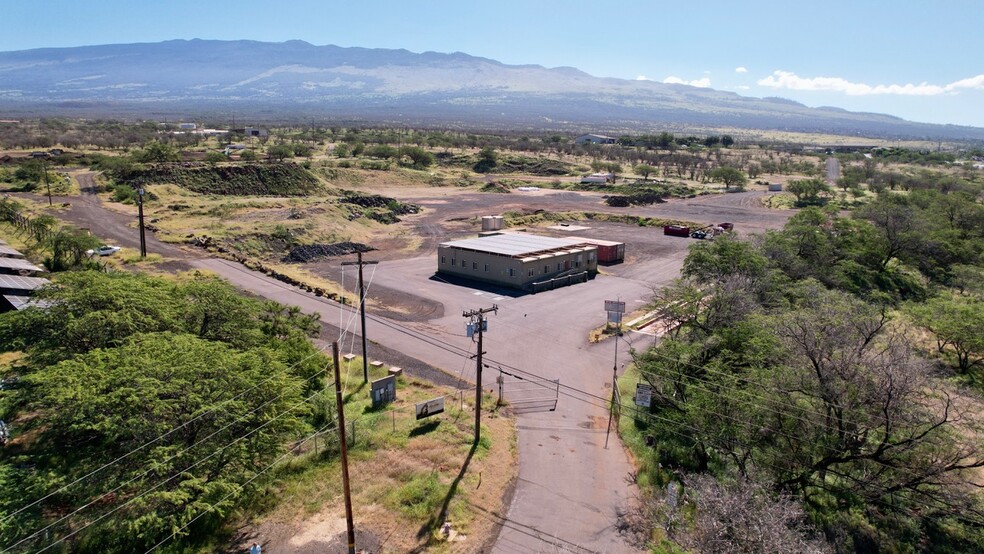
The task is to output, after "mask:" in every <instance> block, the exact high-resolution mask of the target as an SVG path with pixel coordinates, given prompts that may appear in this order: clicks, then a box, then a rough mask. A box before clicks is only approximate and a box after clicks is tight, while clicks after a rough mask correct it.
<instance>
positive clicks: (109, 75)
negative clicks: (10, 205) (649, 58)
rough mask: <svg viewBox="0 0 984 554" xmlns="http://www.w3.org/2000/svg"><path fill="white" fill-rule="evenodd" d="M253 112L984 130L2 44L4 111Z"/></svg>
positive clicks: (351, 62)
mask: <svg viewBox="0 0 984 554" xmlns="http://www.w3.org/2000/svg"><path fill="white" fill-rule="evenodd" d="M228 113H233V114H241V116H242V117H243V119H251V120H258V121H261V120H263V119H267V120H276V119H284V118H290V117H296V118H323V119H327V120H332V119H333V120H367V121H381V122H390V123H404V124H431V125H454V124H464V125H473V126H485V127H503V128H506V127H508V128H514V129H527V128H528V129H543V128H547V129H549V128H557V129H560V128H591V129H596V130H598V131H602V132H610V133H616V132H621V131H627V130H653V129H662V128H695V127H703V128H744V129H764V130H784V131H802V132H821V133H835V134H841V135H845V134H847V135H857V136H866V137H884V138H924V139H926V138H928V139H933V140H936V139H971V140H984V129H982V128H977V127H966V126H957V125H935V124H926V123H914V122H909V121H905V120H903V119H900V118H897V117H893V116H890V115H884V114H874V113H859V112H849V111H846V110H842V109H839V108H809V107H806V106H804V105H802V104H800V103H797V102H793V101H791V100H785V99H781V98H765V99H762V98H751V97H744V96H740V95H738V94H735V93H732V92H723V91H717V90H713V89H708V88H697V87H691V86H687V85H675V84H665V83H658V82H653V81H639V80H626V79H614V78H599V77H593V76H591V75H588V74H587V73H584V72H582V71H580V70H577V69H575V68H571V67H557V68H545V67H542V66H539V65H507V64H503V63H500V62H497V61H495V60H491V59H487V58H480V57H475V56H470V55H468V54H463V53H460V52H456V53H452V54H442V53H436V52H424V53H413V52H409V51H407V50H392V49H369V48H343V47H339V46H331V45H329V46H315V45H312V44H309V43H307V42H303V41H288V42H282V43H270V42H257V41H247V40H240V41H216V40H197V39H196V40H171V41H165V42H158V43H140V44H112V45H100V46H81V47H73V48H42V49H35V50H21V51H14V52H0V114H4V115H6V116H14V117H16V116H18V115H19V114H20V115H25V114H32V115H39V114H40V115H103V116H112V115H121V114H142V115H144V116H154V115H157V116H159V115H161V114H164V115H166V114H187V115H195V114H201V115H207V114H213V115H215V114H228Z"/></svg>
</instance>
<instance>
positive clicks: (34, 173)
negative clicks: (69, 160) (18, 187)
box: [14, 160, 44, 184]
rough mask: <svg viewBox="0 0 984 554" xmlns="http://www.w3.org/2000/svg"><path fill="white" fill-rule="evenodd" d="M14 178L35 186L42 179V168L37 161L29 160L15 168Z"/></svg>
mask: <svg viewBox="0 0 984 554" xmlns="http://www.w3.org/2000/svg"><path fill="white" fill-rule="evenodd" d="M14 178H15V179H17V180H18V181H24V182H25V183H30V184H37V183H38V181H40V180H41V179H43V178H44V168H43V167H42V165H41V162H39V161H38V160H30V161H27V162H24V163H22V164H20V165H19V166H17V169H16V170H15V171H14Z"/></svg>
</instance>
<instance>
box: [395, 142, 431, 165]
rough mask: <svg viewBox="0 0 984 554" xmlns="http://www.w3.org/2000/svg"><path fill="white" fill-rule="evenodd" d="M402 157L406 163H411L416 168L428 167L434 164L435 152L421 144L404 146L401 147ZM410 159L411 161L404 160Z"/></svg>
mask: <svg viewBox="0 0 984 554" xmlns="http://www.w3.org/2000/svg"><path fill="white" fill-rule="evenodd" d="M399 155H400V159H401V163H403V164H404V165H409V166H410V167H412V168H414V169H427V168H428V167H430V166H432V165H434V154H431V153H430V152H428V151H427V150H424V149H423V148H421V147H419V146H404V147H403V148H400V153H399ZM404 159H406V160H409V163H406V162H404V161H403V160H404Z"/></svg>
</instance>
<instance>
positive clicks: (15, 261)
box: [0, 258, 44, 271]
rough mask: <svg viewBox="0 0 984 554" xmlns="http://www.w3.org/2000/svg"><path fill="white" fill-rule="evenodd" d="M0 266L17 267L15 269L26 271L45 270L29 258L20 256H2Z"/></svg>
mask: <svg viewBox="0 0 984 554" xmlns="http://www.w3.org/2000/svg"><path fill="white" fill-rule="evenodd" d="M0 268H4V269H15V270H18V271H20V270H25V271H44V269H43V268H40V267H38V266H36V265H34V264H32V263H31V262H29V261H27V260H22V259H20V258H0Z"/></svg>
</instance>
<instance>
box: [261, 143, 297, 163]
mask: <svg viewBox="0 0 984 554" xmlns="http://www.w3.org/2000/svg"><path fill="white" fill-rule="evenodd" d="M293 156H294V149H293V148H291V147H290V145H288V144H274V145H273V146H270V147H269V148H267V157H268V158H270V159H271V160H277V161H278V162H282V161H284V160H285V159H287V158H292V157H293Z"/></svg>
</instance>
